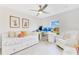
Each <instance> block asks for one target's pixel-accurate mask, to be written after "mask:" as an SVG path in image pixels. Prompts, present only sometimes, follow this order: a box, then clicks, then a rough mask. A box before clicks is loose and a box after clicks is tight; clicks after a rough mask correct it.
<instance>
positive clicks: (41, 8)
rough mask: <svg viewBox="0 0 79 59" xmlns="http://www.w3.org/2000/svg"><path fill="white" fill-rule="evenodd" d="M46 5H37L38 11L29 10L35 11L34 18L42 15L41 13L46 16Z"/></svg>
mask: <svg viewBox="0 0 79 59" xmlns="http://www.w3.org/2000/svg"><path fill="white" fill-rule="evenodd" d="M47 6H48V4H45V5H38V7H39V9H38V10H32V9H30V10H31V11H35V12H37V14H36V16H38V15H40V14H42V13H45V14H48V12H46V11H44V10H45V9H46V8H47Z"/></svg>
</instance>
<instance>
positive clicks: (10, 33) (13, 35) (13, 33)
mask: <svg viewBox="0 0 79 59" xmlns="http://www.w3.org/2000/svg"><path fill="white" fill-rule="evenodd" d="M8 37H16V32H14V31H12V32H8Z"/></svg>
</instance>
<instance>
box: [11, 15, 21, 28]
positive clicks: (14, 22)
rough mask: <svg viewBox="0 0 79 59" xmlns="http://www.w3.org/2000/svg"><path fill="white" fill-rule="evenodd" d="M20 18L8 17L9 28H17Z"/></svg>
mask: <svg viewBox="0 0 79 59" xmlns="http://www.w3.org/2000/svg"><path fill="white" fill-rule="evenodd" d="M19 27H20V18H19V17H16V16H10V28H19Z"/></svg>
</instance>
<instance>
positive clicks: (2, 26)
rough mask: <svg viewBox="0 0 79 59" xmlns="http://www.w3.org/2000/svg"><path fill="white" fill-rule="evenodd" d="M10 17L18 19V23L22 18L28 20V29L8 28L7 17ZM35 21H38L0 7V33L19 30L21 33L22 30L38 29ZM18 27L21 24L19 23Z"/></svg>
mask: <svg viewBox="0 0 79 59" xmlns="http://www.w3.org/2000/svg"><path fill="white" fill-rule="evenodd" d="M11 15H12V16H17V17H20V21H21V19H22V18H28V19H29V28H26V29H24V28H22V26H21V27H20V28H10V25H9V22H10V21H9V20H10V19H9V16H11ZM37 20H38V19H36V18H33V17H31V16H28V15H27V14H24V13H21V12H18V11H15V10H11V9H8V8H5V7H1V6H0V33H1V32H7V31H21V30H22V31H23V30H26V31H33V30H35V29H37V28H38V25H37V22H38V21H37ZM20 25H22V24H21V23H20Z"/></svg>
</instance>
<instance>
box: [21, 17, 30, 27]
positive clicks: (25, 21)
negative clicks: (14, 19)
mask: <svg viewBox="0 0 79 59" xmlns="http://www.w3.org/2000/svg"><path fill="white" fill-rule="evenodd" d="M22 28H29V19H27V18H22Z"/></svg>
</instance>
